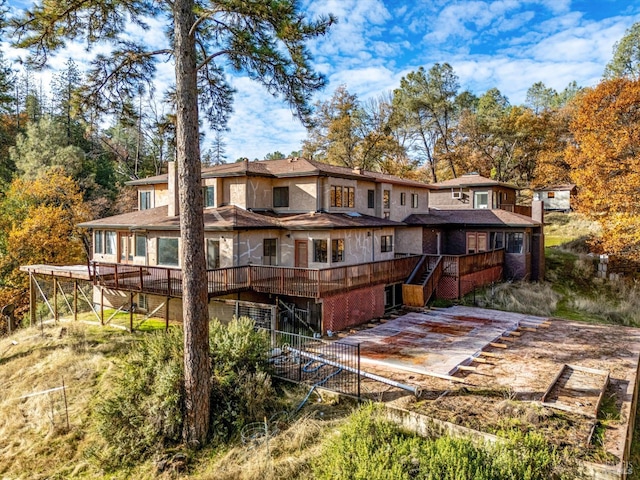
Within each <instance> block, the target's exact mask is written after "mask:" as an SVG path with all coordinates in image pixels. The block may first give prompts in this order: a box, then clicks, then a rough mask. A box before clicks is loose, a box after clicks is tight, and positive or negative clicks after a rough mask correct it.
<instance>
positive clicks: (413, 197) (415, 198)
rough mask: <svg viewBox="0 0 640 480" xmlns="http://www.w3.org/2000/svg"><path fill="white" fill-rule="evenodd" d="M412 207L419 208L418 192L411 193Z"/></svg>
mask: <svg viewBox="0 0 640 480" xmlns="http://www.w3.org/2000/svg"><path fill="white" fill-rule="evenodd" d="M411 208H418V194H417V193H412V194H411Z"/></svg>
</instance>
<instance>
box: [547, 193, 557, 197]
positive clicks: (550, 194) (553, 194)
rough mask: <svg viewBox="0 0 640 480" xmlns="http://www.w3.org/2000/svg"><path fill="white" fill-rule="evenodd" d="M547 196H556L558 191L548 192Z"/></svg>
mask: <svg viewBox="0 0 640 480" xmlns="http://www.w3.org/2000/svg"><path fill="white" fill-rule="evenodd" d="M547 198H556V192H547Z"/></svg>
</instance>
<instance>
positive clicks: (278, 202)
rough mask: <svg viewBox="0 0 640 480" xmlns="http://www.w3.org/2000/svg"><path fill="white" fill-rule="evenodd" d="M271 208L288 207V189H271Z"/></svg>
mask: <svg viewBox="0 0 640 480" xmlns="http://www.w3.org/2000/svg"><path fill="white" fill-rule="evenodd" d="M273 206H274V207H288V206H289V187H273Z"/></svg>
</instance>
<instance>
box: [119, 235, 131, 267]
mask: <svg viewBox="0 0 640 480" xmlns="http://www.w3.org/2000/svg"><path fill="white" fill-rule="evenodd" d="M118 236H119V237H120V242H119V246H120V255H119V257H118V258H119V259H120V263H132V262H133V253H134V248H135V244H134V242H135V237H134V235H132V234H130V233H125V232H120V233H118Z"/></svg>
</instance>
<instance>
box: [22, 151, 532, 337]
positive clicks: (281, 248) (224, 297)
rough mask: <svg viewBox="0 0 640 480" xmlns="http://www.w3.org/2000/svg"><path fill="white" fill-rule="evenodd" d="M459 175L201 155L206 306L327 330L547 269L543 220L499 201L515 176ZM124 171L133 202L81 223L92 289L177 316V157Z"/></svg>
mask: <svg viewBox="0 0 640 480" xmlns="http://www.w3.org/2000/svg"><path fill="white" fill-rule="evenodd" d="M465 177H468V178H463V177H461V179H462V180H461V179H457V180H458V181H457V183H456V182H452V181H449V182H442V183H441V184H434V185H427V184H424V183H421V182H417V181H412V180H407V179H402V178H399V177H395V176H392V175H386V174H382V173H376V172H370V171H365V170H361V169H350V168H345V167H337V166H333V165H327V164H322V163H318V162H314V161H311V160H306V159H302V158H289V159H283V160H269V161H252V162H250V161H242V162H237V163H233V164H224V165H218V166H214V167H210V168H205V169H203V171H202V194H203V200H204V212H203V213H204V229H205V248H206V261H207V269H208V272H207V275H208V280H207V281H208V290H209V298H210V303H209V311H210V315H211V316H212V317H213V316H219V317H227V316H230V315H231V314H234V313H236V314H240V313H245V314H251V315H253V316H254V317H261V318H262V317H264V318H269V320H268V322H269V325H268V326H271V327H273V328H279V329H282V328H287V325H290V324H295V325H298V326H299V325H304V326H305V327H306V328H308V329H310V330H313V331H316V332H320V331H322V332H326V331H327V330H340V329H343V328H346V327H349V326H352V325H357V324H361V323H364V322H366V321H369V320H370V319H372V318H375V317H379V316H381V315H383V314H384V311H385V309H388V308H391V307H393V306H396V305H399V304H401V303H403V296H407V298H409V297H410V298H411V302H413V303H414V304H416V302H417V304H421V305H424V304H425V303H426V302H427V301H428V300H429V298H431V297H432V296H433V295H434V294H435V295H440V296H443V297H445V298H458V297H459V296H461V295H464V294H465V293H466V292H468V291H470V290H471V289H473V288H475V287H477V286H481V285H484V284H486V283H488V282H492V281H497V280H499V279H501V278H503V277H504V276H506V277H507V278H526V279H533V280H535V279H538V278H541V275H542V272H543V268H544V267H543V260H542V259H541V257H540V252H541V251H542V250H541V249H540V248H539V245H540V242H541V238H542V223H541V220H538V221H536V220H534V219H532V218H531V217H530V216H529V217H527V216H524V215H521V214H518V213H514V212H513V208H511V211H507V210H503V209H502V208H508V207H509V206H511V207H513V206H514V205H515V199H516V189H515V188H514V187H511V186H509V185H506V184H502V183H499V182H494V181H493V180H490V179H485V178H484V177H480V176H478V175H473V176H465ZM129 185H131V186H133V187H135V188H136V189H137V192H138V210H137V211H134V212H131V213H125V214H122V215H116V216H112V217H107V218H102V219H98V220H94V221H90V222H86V223H83V224H81V225H80V226H81V227H84V228H87V229H89V230H90V231H91V232H92V236H93V258H92V265H93V273H92V278H93V279H94V283H95V288H94V294H93V301H94V303H95V304H96V305H100V306H112V307H121V306H122V305H126V304H130V305H132V304H133V303H135V304H136V307H137V308H141V309H145V310H147V311H149V312H154V313H157V314H158V315H162V314H163V315H164V316H165V317H166V318H176V319H179V318H181V315H182V311H181V308H182V306H181V302H180V301H175V299H177V298H179V297H180V295H181V273H180V268H181V265H180V258H181V256H180V248H181V241H180V229H179V215H180V212H179V206H178V201H177V175H176V168H175V165H174V164H173V163H170V164H169V167H168V173H167V174H165V175H159V176H155V177H150V178H146V179H140V180H135V181H132V182H129ZM455 192H460V197H458V198H456V196H454V195H453V193H455ZM445 197H448V198H445ZM464 199H466V201H465V200H464ZM445 200H449V203H447V202H446V201H445ZM455 202H459V204H456V203H455ZM433 204H435V205H433ZM541 211H542V210H541V208H540V212H541ZM25 270H26V271H30V273H34V274H37V273H38V270H37V269H36V268H32V269H31V270H29V267H25ZM410 292H414V293H410ZM247 312H248V313H247ZM265 321H266V320H265Z"/></svg>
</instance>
